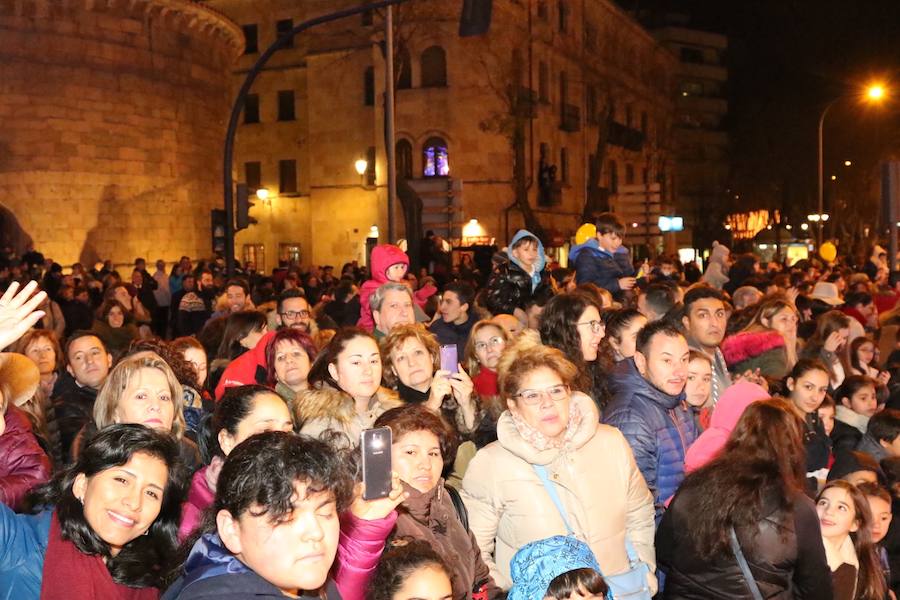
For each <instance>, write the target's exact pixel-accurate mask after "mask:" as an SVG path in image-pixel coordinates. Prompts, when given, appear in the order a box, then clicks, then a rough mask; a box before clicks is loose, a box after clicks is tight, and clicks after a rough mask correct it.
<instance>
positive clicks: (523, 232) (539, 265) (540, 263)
mask: <svg viewBox="0 0 900 600" xmlns="http://www.w3.org/2000/svg"><path fill="white" fill-rule="evenodd" d="M523 237H533V238H534V239H536V240H537V262H536V263H534V273H531V274H530V276H531V291H532V292H534V290H536V289H537V287H538V286H539V285H540V284H541V272H543V270H544V267H545V266H546V265H547V257H546V256H544V244H543V243H542V242H541V240H539V239H538V237H537V236H536V235H534V234H533V233H531V232H530V231H528V230H527V229H520V230H518V231H517V232H516V234H515V235H514V236H513V237H512V239H511V240H510V241H509V247H508V248H507V250H506V255H507V256H508V257H509V260H511V261H512V262H513V263H515V265H516V266H517V267H519V268H520V269H522V270H523V271H525V273H526V274H528V269H526V268H525V267H524V266H523V265H522V263H520V262H519V259H517V258H516V257H514V256H513V255H512V247H513V246H515V245H516V242H518V241H519V240H521V239H522V238H523Z"/></svg>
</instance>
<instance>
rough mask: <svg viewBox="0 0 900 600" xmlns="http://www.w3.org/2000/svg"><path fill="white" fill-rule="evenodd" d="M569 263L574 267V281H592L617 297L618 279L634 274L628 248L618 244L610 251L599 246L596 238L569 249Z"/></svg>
mask: <svg viewBox="0 0 900 600" xmlns="http://www.w3.org/2000/svg"><path fill="white" fill-rule="evenodd" d="M569 265H574V267H575V282H576V283H579V284H581V283H594V284H596V285H599V286H600V287H602V288H603V289H605V290H609V292H610V293H611V294H612V295H613V296H617V297H618V296H621V294H622V288H620V287H619V279H621V278H622V277H634V274H635V271H634V266H633V265H632V264H631V253H630V252H628V248H626V247H625V246H619V248H618V249H617V250H616V251H615V253H610V252H607V251H606V250H603V249H602V248H600V244H599V243H598V242H597V238H591V239H589V240H587V241H586V242H584V243H583V244H578V245H577V246H573V247H572V248H571V249H570V250H569Z"/></svg>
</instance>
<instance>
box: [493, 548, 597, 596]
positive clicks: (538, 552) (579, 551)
mask: <svg viewBox="0 0 900 600" xmlns="http://www.w3.org/2000/svg"><path fill="white" fill-rule="evenodd" d="M509 567H510V575H511V576H512V580H513V586H512V588H510V590H509V595H508V596H507V599H508V600H543V598H544V597H545V596H546V595H547V588H549V587H550V582H551V581H553V580H554V579H555V578H556V577H557V576H559V575H562V574H563V573H566V572H568V571H574V570H575V569H585V568H587V569H594V570H595V571H597V572H598V573H600V572H601V571H600V565H599V564H598V563H597V559H596V558H595V557H594V553H593V552H591V549H590V548H589V547H588V545H587V544H585V543H584V542H582V541H581V540H579V539H577V538H574V537H571V536H564V535H555V536H553V537H549V538H546V539H543V540H538V541H536V542H531V543H529V544H525V545H524V546H522V548H520V549H519V551H518V552H516V554H515V556H513V557H512V560H511V561H510V563H509Z"/></svg>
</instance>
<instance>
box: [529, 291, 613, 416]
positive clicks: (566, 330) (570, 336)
mask: <svg viewBox="0 0 900 600" xmlns="http://www.w3.org/2000/svg"><path fill="white" fill-rule="evenodd" d="M591 306H593V307H594V308H596V309H597V312H598V313H600V314H601V319H602V313H603V311H602V309H601V307H600V305H599V304H598V303H597V300H595V299H594V297H593V296H592V295H591V294H589V293H587V292H583V291H579V290H576V291H574V292H567V293H565V294H557V295H556V296H554V297H553V298H551V299H550V301H549V302H547V305H546V306H545V307H544V310H543V312H541V324H540V329H539V331H540V334H541V342H542V343H544V344H546V345H547V346H552V347H553V348H556V349H558V350H562V352H563V354H565V355H566V357H567V358H568V359H569V360H570V361H572V362H573V363H574V364H575V366H576V367H577V368H578V381H577V382H576V386H575V387H576V388H577V389H578V390H580V391H583V392H585V393H588V394H590V395H591V397H592V398H593V399H594V402H595V403H596V404H597V406H598V407H599V408H600V409H601V410H602V409H603V407H604V406H606V403H607V401H608V400H609V392H608V391H607V386H606V373H607V372H609V370H610V369H611V368H612V365H611V364H608V363H607V361H608V357H607V356H606V355H605V354H604V353H602V352H598V353H597V360H595V361H593V362H590V363H589V362H586V361H585V360H584V356H583V354H582V352H581V335H580V334H579V333H578V325H577V323H578V319H580V318H581V315H582V314H583V313H584V311H585V310H587V309H588V307H591Z"/></svg>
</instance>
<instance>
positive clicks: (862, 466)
mask: <svg viewBox="0 0 900 600" xmlns="http://www.w3.org/2000/svg"><path fill="white" fill-rule="evenodd" d="M857 471H872V472H873V473H875V474H876V475H877V476H878V481H884V473H883V472H882V470H881V467H880V466H879V464H878V461H876V460H875V459H874V458H872V456H871V455H869V454H867V453H865V452H857V451H856V450H844V451H838V452H837V453H836V454H835V456H834V464H833V465H831V470H830V471H828V478H827V479H826V481H834V480H835V479H842V478H844V477H846V476H847V475H849V474H850V473H856V472H857Z"/></svg>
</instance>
